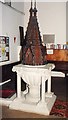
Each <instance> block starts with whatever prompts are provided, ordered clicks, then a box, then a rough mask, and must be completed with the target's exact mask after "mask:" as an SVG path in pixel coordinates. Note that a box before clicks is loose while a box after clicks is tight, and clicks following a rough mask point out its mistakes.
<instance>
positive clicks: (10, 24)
mask: <svg viewBox="0 0 68 120" xmlns="http://www.w3.org/2000/svg"><path fill="white" fill-rule="evenodd" d="M19 26H24V15H23V14H21V13H19V12H17V11H15V10H14V9H12V8H11V7H9V6H6V5H3V4H2V35H7V36H9V45H10V61H11V62H16V61H18V52H17V47H18V46H19V45H20V34H19ZM14 37H16V43H14Z"/></svg>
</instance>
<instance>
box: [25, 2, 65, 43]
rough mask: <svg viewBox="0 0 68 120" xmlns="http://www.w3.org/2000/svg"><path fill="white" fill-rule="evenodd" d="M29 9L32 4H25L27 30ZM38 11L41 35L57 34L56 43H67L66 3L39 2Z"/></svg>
mask: <svg viewBox="0 0 68 120" xmlns="http://www.w3.org/2000/svg"><path fill="white" fill-rule="evenodd" d="M29 9H30V2H25V4H24V11H25V17H24V23H25V24H24V26H25V30H26V27H27V23H28V21H29ZM37 9H38V22H39V28H40V32H41V35H43V34H55V43H61V44H64V43H66V3H65V2H37ZM42 39H43V38H42Z"/></svg>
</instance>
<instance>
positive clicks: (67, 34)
mask: <svg viewBox="0 0 68 120" xmlns="http://www.w3.org/2000/svg"><path fill="white" fill-rule="evenodd" d="M66 41H67V42H68V2H67V3H66Z"/></svg>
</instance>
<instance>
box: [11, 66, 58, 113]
mask: <svg viewBox="0 0 68 120" xmlns="http://www.w3.org/2000/svg"><path fill="white" fill-rule="evenodd" d="M54 67H55V66H54V65H53V64H47V65H39V66H29V65H22V64H19V65H16V66H14V67H13V69H12V70H13V72H17V98H16V99H14V100H13V102H12V103H11V104H10V105H9V108H10V109H16V110H21V111H26V112H32V113H39V114H43V115H49V113H50V111H51V109H52V106H53V104H54V102H55V99H56V96H55V95H54V93H52V92H51V70H52V69H54ZM21 78H22V79H23V80H24V81H25V82H26V83H27V92H25V91H26V90H25V91H24V92H22V91H21ZM46 81H48V85H47V91H46V88H45V86H46V85H45V84H46ZM45 91H46V92H45ZM24 93H25V94H24Z"/></svg>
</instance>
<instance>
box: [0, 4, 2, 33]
mask: <svg viewBox="0 0 68 120" xmlns="http://www.w3.org/2000/svg"><path fill="white" fill-rule="evenodd" d="M0 35H2V4H1V3H0Z"/></svg>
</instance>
